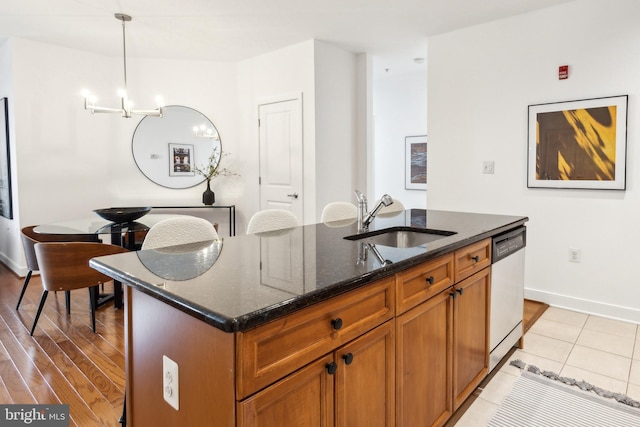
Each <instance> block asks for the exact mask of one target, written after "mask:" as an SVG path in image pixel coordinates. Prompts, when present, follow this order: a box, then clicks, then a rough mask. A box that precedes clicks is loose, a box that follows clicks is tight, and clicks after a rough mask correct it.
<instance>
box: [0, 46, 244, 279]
mask: <svg viewBox="0 0 640 427" xmlns="http://www.w3.org/2000/svg"><path fill="white" fill-rule="evenodd" d="M6 45H7V43H5V45H3V46H1V47H0V51H1V52H2V55H0V68H1V69H2V70H4V69H5V68H8V69H12V70H13V74H14V77H13V80H12V81H11V82H10V84H11V90H13V94H10V95H8V96H9V97H10V102H11V104H10V111H9V113H10V116H11V118H12V121H13V125H12V148H13V149H14V150H13V153H14V154H15V157H16V162H14V164H13V166H14V169H15V171H16V173H17V179H16V180H14V183H13V189H14V203H17V204H18V205H17V209H16V216H15V219H14V220H13V221H4V222H8V223H9V225H7V226H6V227H2V228H1V229H0V240H2V241H7V242H10V244H9V245H8V246H7V248H6V249H5V248H2V250H3V252H2V260H3V262H5V264H7V265H8V266H9V267H11V268H12V269H14V270H15V271H18V272H20V273H24V271H23V270H22V268H23V266H24V263H23V254H22V246H21V243H20V240H19V228H20V227H23V226H26V225H31V224H41V223H44V222H51V221H60V220H68V219H71V218H77V217H82V216H86V217H89V216H92V215H93V214H92V212H91V211H92V210H93V209H96V208H99V207H108V206H134V205H156V206H157V205H160V204H173V205H199V204H200V203H201V200H202V199H201V198H202V192H203V191H204V188H205V187H204V185H201V186H196V187H193V188H191V189H185V190H174V189H168V188H164V187H160V186H158V185H156V184H154V183H152V182H151V181H149V180H148V179H147V178H146V177H145V176H144V175H143V174H142V173H141V172H140V171H139V170H138V168H137V167H136V165H135V162H134V160H133V157H132V152H131V139H132V136H133V132H134V130H135V127H136V125H137V124H138V122H139V121H140V120H141V119H142V116H137V117H134V118H131V119H123V118H121V117H120V116H119V115H117V114H95V115H91V114H90V113H89V112H88V111H85V110H84V109H83V108H82V97H81V92H82V89H83V88H90V89H91V90H92V92H94V93H96V94H97V95H98V96H99V97H100V99H99V101H98V104H99V105H106V106H110V105H114V106H117V105H118V102H119V100H118V99H117V97H116V95H115V91H116V89H117V88H119V87H122V58H117V57H114V58H111V57H104V56H100V55H94V54H91V53H87V52H82V51H77V50H73V49H67V48H61V47H58V46H51V45H46V44H41V43H35V42H31V41H27V40H23V39H11V40H10V42H9V45H10V46H11V49H9V48H7V46H6ZM7 51H9V52H11V55H8V54H7ZM36 59H37V60H36ZM3 75H4V74H3ZM236 79H237V70H236V65H235V64H229V63H212V62H196V61H173V60H172V61H163V60H150V59H129V60H128V80H129V82H128V83H129V89H130V94H131V98H132V99H134V100H136V102H137V106H139V107H142V108H146V107H147V106H149V107H152V106H153V105H154V103H155V101H154V96H155V94H156V93H158V92H160V93H161V94H162V95H163V96H164V98H165V100H166V102H167V103H168V104H180V105H187V106H189V107H192V108H195V109H198V110H199V111H201V112H202V113H203V114H204V115H206V116H207V117H209V118H210V119H211V120H212V121H213V123H214V124H215V125H216V127H217V128H218V130H219V132H220V135H221V138H222V143H223V149H224V150H225V151H227V152H230V153H231V155H230V156H229V157H227V158H225V162H229V164H228V166H229V167H230V168H233V167H236V166H237V167H238V168H239V169H240V170H239V172H240V174H241V175H243V172H242V169H241V168H242V164H240V163H239V162H238V158H237V157H236V156H237V155H238V154H239V153H238V151H237V149H236V144H237V129H238V116H239V113H238V95H237V80H236ZM3 82H4V79H3ZM4 84H5V83H3V85H4ZM2 89H3V90H6V89H5V88H2ZM0 95H1V96H7V95H5V94H4V93H2V94H0ZM16 165H17V167H16ZM225 166H227V165H225ZM224 180H227V182H218V181H217V180H216V181H214V182H213V187H214V191H216V200H217V203H219V204H225V203H237V202H238V200H240V199H241V198H242V194H241V186H242V185H241V183H240V184H239V183H238V181H237V180H236V179H235V177H229V178H224ZM239 187H240V189H239ZM189 212H190V213H193V211H189ZM183 213H184V212H183ZM196 215H200V216H202V214H196ZM208 218H209V219H211V220H213V221H216V222H218V223H220V227H221V230H220V231H221V234H223V235H226V234H227V228H226V227H227V212H226V211H223V210H220V211H217V213H216V214H215V215H210V216H208Z"/></svg>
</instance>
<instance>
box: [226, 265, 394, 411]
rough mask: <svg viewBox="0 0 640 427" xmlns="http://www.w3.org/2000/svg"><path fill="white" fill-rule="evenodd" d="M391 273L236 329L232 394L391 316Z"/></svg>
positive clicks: (247, 391)
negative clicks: (235, 388)
mask: <svg viewBox="0 0 640 427" xmlns="http://www.w3.org/2000/svg"><path fill="white" fill-rule="evenodd" d="M394 284H395V280H394V278H393V277H390V278H387V279H383V280H381V281H379V282H376V283H373V284H370V285H366V286H364V287H362V288H360V289H356V290H354V291H351V292H348V293H346V294H344V295H339V296H337V297H335V298H331V299H329V300H327V301H325V302H322V303H319V304H316V305H313V306H311V307H308V308H305V309H302V310H299V311H297V312H295V313H292V314H290V315H287V316H285V317H283V318H280V319H277V320H274V321H272V322H269V323H267V324H265V325H262V326H258V327H257V328H255V329H252V330H249V331H245V332H239V333H238V334H237V342H236V346H237V351H236V366H237V371H236V372H237V386H238V395H237V396H236V398H237V399H239V400H240V399H243V398H245V397H246V396H249V395H250V394H252V393H254V392H256V391H258V390H260V389H261V388H263V387H265V386H267V385H269V384H271V383H273V382H275V381H276V380H278V379H280V378H282V377H284V376H286V375H288V374H289V373H291V372H293V371H294V370H296V369H298V368H300V367H302V366H304V365H306V364H307V363H309V362H311V361H313V360H315V359H317V358H319V357H321V356H323V355H324V354H326V353H328V352H330V351H333V350H334V349H336V348H337V347H339V346H341V345H343V344H344V343H346V342H348V341H350V340H352V339H354V338H356V337H358V336H360V335H362V334H363V333H365V332H367V331H369V330H371V329H373V328H375V327H376V326H378V325H380V324H382V323H384V322H386V321H387V320H389V319H391V318H393V317H394V312H395V310H394V309H395V299H394V295H395V293H394Z"/></svg>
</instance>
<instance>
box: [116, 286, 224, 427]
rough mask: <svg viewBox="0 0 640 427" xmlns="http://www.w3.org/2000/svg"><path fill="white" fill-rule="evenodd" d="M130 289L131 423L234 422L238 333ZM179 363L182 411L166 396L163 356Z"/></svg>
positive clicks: (138, 426)
mask: <svg viewBox="0 0 640 427" xmlns="http://www.w3.org/2000/svg"><path fill="white" fill-rule="evenodd" d="M126 292H127V303H126V306H127V316H126V319H127V324H126V325H125V328H126V329H127V336H128V340H127V348H126V352H127V362H126V366H127V395H126V403H127V425H128V426H133V427H144V426H149V425H153V426H157V427H161V426H177V425H182V426H197V425H203V426H204V425H213V424H212V423H214V424H215V425H216V426H220V427H226V426H228V427H232V426H234V425H235V393H234V387H235V384H234V378H235V368H234V334H230V333H225V332H223V331H221V330H219V329H216V328H214V327H213V326H210V325H207V324H206V323H204V322H202V321H200V320H198V319H196V318H194V317H192V316H189V315H188V314H186V313H184V312H182V311H180V310H178V309H176V308H174V307H171V306H169V305H167V304H165V303H163V302H161V301H159V300H157V299H155V298H153V297H151V296H149V295H146V294H144V293H142V292H140V291H137V290H135V289H132V288H131V287H128V286H127V287H126ZM163 355H166V356H167V357H169V358H170V359H172V360H173V361H175V362H176V363H177V364H178V371H179V374H178V376H179V410H175V409H174V408H173V407H172V406H170V405H169V404H168V403H167V402H166V401H165V400H164V398H163V384H162V374H163V371H162V370H163V367H162V356H163Z"/></svg>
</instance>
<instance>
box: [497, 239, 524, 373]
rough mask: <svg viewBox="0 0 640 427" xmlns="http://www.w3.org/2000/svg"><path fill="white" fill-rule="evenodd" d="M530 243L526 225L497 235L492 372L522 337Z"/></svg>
mask: <svg viewBox="0 0 640 427" xmlns="http://www.w3.org/2000/svg"><path fill="white" fill-rule="evenodd" d="M526 245H527V229H526V227H519V228H516V229H515V230H511V231H508V232H506V233H503V234H500V235H498V236H495V237H494V238H493V242H492V248H491V249H492V254H491V259H492V263H493V265H492V266H491V315H490V322H491V329H490V335H489V349H490V356H489V371H492V370H493V368H495V367H496V365H497V364H498V363H500V360H502V358H503V357H504V356H505V355H506V354H507V353H508V352H509V350H510V349H511V348H512V347H513V346H514V345H516V343H517V342H518V340H519V339H520V338H521V337H522V317H523V311H524V253H525V246H526Z"/></svg>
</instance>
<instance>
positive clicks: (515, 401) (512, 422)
mask: <svg viewBox="0 0 640 427" xmlns="http://www.w3.org/2000/svg"><path fill="white" fill-rule="evenodd" d="M488 426H489V427H534V426H535V427H574V426H575V427H585V426H593V427H609V426H611V427H623V426H624V427H631V426H640V409H638V408H635V407H633V406H630V405H627V404H623V403H620V402H618V401H616V400H614V399H609V398H604V397H602V396H599V395H597V394H594V392H593V391H583V390H581V389H580V388H577V387H574V386H571V385H566V384H564V383H562V382H560V381H558V380H556V379H550V378H547V377H545V376H541V375H540V374H535V373H531V372H526V371H524V372H522V374H521V376H520V378H518V380H517V381H516V383H515V385H514V386H513V389H512V390H511V393H510V394H509V395H508V396H507V397H506V398H505V400H504V402H503V403H502V405H501V406H500V408H498V411H497V412H496V413H495V415H494V416H493V418H492V419H491V421H490V422H489V425H488Z"/></svg>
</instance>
